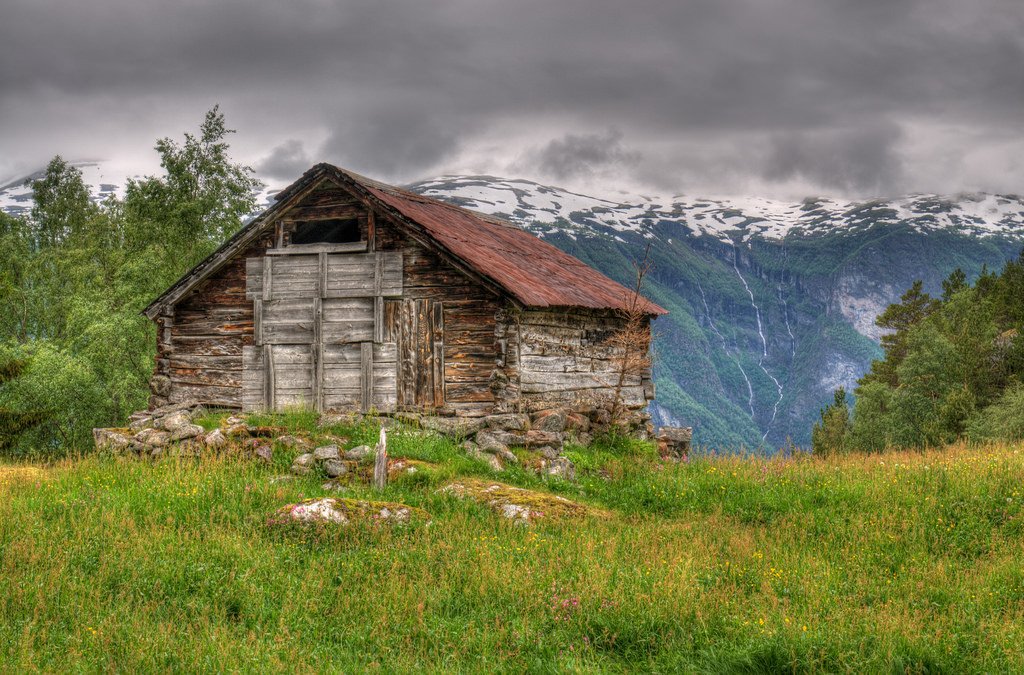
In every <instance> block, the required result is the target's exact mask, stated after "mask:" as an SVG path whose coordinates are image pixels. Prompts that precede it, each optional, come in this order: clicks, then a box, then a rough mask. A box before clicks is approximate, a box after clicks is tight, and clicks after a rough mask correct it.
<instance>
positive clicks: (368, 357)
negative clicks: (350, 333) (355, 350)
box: [360, 342, 373, 412]
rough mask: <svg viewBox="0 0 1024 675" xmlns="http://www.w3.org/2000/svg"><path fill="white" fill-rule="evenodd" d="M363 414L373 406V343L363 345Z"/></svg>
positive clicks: (361, 372)
mask: <svg viewBox="0 0 1024 675" xmlns="http://www.w3.org/2000/svg"><path fill="white" fill-rule="evenodd" d="M360 379H361V385H362V407H363V412H369V411H370V408H371V406H373V343H372V342H364V343H362V365H361V367H360Z"/></svg>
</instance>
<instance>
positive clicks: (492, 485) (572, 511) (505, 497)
mask: <svg viewBox="0 0 1024 675" xmlns="http://www.w3.org/2000/svg"><path fill="white" fill-rule="evenodd" d="M441 492H443V493H447V494H450V495H452V496H453V497H456V498H458V499H468V500H472V501H474V502H477V503H478V504H483V505H484V506H486V507H488V508H489V509H491V510H492V511H494V512H495V513H497V514H499V515H501V516H502V517H504V518H507V519H508V520H511V521H512V522H514V523H516V524H519V525H531V524H533V523H535V522H536V521H538V520H552V521H559V520H578V519H581V518H587V517H590V516H600V517H603V516H607V515H608V512H607V511H604V510H602V509H596V508H594V507H591V506H587V505H586V504H581V503H579V502H574V501H572V500H569V499H566V498H565V497H561V496H559V495H553V494H550V493H547V492H539V491H536V490H527V489H524V488H518V487H514V486H512V485H506V484H504V483H497V482H494V481H487V480H481V479H479V478H461V479H459V480H456V481H453V482H451V483H449V484H448V485H446V486H444V487H443V488H441Z"/></svg>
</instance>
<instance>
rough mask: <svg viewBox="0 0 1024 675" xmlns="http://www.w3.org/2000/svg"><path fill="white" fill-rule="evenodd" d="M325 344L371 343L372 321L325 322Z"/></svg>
mask: <svg viewBox="0 0 1024 675" xmlns="http://www.w3.org/2000/svg"><path fill="white" fill-rule="evenodd" d="M323 336H324V337H323V339H324V341H325V342H372V341H373V319H370V320H369V321H331V322H327V321H325V322H324V324H323Z"/></svg>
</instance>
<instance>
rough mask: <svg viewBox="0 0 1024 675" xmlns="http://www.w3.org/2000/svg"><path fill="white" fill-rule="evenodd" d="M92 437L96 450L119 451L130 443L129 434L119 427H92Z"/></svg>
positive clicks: (123, 449)
mask: <svg viewBox="0 0 1024 675" xmlns="http://www.w3.org/2000/svg"><path fill="white" fill-rule="evenodd" d="M92 438H93V441H95V443H96V449H97V450H109V451H111V452H114V453H121V452H124V451H125V450H127V449H128V447H129V446H131V444H132V438H131V436H130V435H129V434H128V433H127V432H125V431H122V430H121V429H93V430H92Z"/></svg>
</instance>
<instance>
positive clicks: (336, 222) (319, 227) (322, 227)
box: [291, 218, 362, 244]
mask: <svg viewBox="0 0 1024 675" xmlns="http://www.w3.org/2000/svg"><path fill="white" fill-rule="evenodd" d="M357 241H362V237H361V236H360V232H359V220H358V219H356V218H346V219H341V218H332V219H331V220H307V221H306V222H303V223H299V224H298V225H296V226H295V231H294V232H292V238H291V242H292V243H293V244H349V243H352V242H357Z"/></svg>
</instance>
